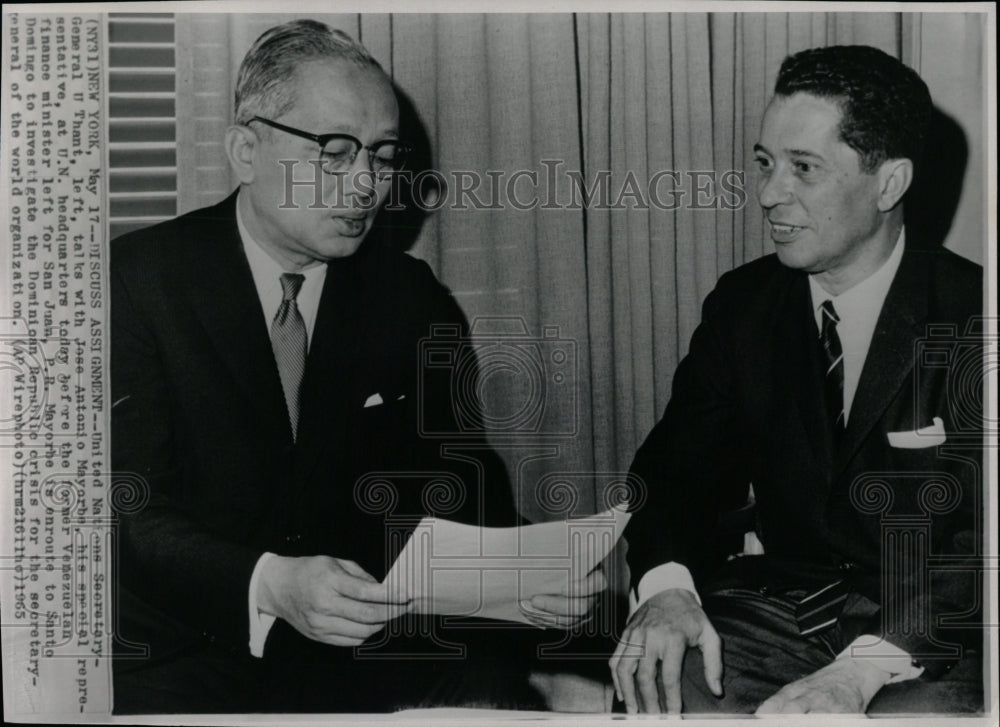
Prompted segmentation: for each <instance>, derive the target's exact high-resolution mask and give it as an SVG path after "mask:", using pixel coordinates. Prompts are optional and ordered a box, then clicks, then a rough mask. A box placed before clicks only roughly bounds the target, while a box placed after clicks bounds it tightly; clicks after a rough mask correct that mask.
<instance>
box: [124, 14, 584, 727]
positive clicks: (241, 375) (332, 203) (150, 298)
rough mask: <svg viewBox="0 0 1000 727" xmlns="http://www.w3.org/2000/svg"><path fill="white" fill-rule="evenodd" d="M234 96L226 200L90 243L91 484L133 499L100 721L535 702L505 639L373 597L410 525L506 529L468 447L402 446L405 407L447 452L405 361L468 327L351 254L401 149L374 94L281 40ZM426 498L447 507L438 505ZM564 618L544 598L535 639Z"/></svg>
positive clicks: (497, 495) (256, 54)
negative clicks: (96, 438) (103, 407)
mask: <svg viewBox="0 0 1000 727" xmlns="http://www.w3.org/2000/svg"><path fill="white" fill-rule="evenodd" d="M235 95H236V105H235V123H234V125H233V126H232V127H230V128H229V130H228V131H227V134H226V138H225V146H226V151H227V153H228V156H229V159H230V162H231V165H232V168H233V170H234V173H235V175H236V177H237V178H238V180H239V188H238V189H237V190H236V191H235V192H234V193H233V194H232V195H231V196H230V197H229V198H228V199H226V200H225V201H223V202H221V203H220V204H218V205H216V206H214V207H209V208H206V209H200V210H196V211H194V212H191V213H189V214H186V215H184V216H182V217H179V218H177V219H175V220H171V221H169V222H166V223H164V224H161V225H157V226H154V227H152V228H148V229H145V230H141V231H138V232H135V233H132V234H129V235H126V236H124V237H122V238H119V239H118V240H116V241H115V242H114V243H113V246H112V278H111V289H112V329H113V330H112V365H111V374H112V389H113V400H114V401H115V404H114V406H113V408H112V453H113V460H114V461H113V466H114V470H115V472H119V473H131V474H129V477H130V478H131V480H132V481H137V482H140V483H141V492H137V493H136V496H137V506H136V507H135V508H132V511H131V512H130V514H128V515H127V516H126V517H123V518H122V523H121V532H120V535H121V538H120V547H119V553H120V556H119V561H118V563H117V579H116V586H117V592H116V593H117V599H118V600H117V602H116V606H117V609H116V614H117V616H118V629H117V632H116V635H117V636H118V654H117V656H118V658H116V660H115V663H114V689H115V694H114V707H115V711H116V712H117V713H120V714H121V713H139V712H154V713H155V712H188V713H192V712H195V713H196V712H238V713H245V712H255V711H322V712H335V711H364V712H369V711H370V712H374V711H391V710H394V709H398V708H401V707H406V706H417V705H428V706H439V705H460V704H467V703H470V702H471V703H475V704H479V705H489V706H504V707H519V706H531V707H536V706H539V705H538V704H537V703H536V698H535V695H533V694H532V693H531V691H530V689H529V687H528V686H527V682H526V676H527V667H526V661H525V660H523V659H522V658H521V657H528V656H530V653H529V652H518V651H517V650H516V648H515V645H516V642H517V639H516V638H514V637H515V636H516V634H515V635H513V636H512V634H511V631H510V630H509V629H508V630H505V631H502V632H498V633H494V632H492V631H491V630H490V628H489V624H487V623H482V624H481V626H482V628H481V629H479V630H476V629H471V630H470V629H469V628H465V629H463V630H461V631H459V630H458V629H453V630H452V631H450V632H448V633H444V632H441V631H439V630H438V629H439V628H440V627H441V626H442V624H441V622H440V620H438V619H433V618H429V617H424V616H418V615H416V614H412V613H409V610H410V604H408V603H406V602H400V601H399V600H398V599H397V598H395V597H394V596H393V594H392V593H391V592H390V589H389V588H388V587H387V586H385V585H383V584H382V583H381V581H382V580H383V578H384V577H385V574H386V572H387V570H388V568H389V566H390V565H391V564H392V562H393V560H394V559H395V555H396V554H397V551H398V550H399V549H401V547H402V545H403V543H405V540H406V536H407V534H408V529H412V527H413V526H414V525H415V524H416V523H417V522H418V521H419V519H420V517H422V516H424V515H428V514H441V515H447V517H448V518H449V519H452V520H459V521H463V522H467V523H473V524H484V525H513V524H516V523H517V522H518V519H517V513H516V511H515V508H514V504H513V500H512V493H511V490H510V486H509V483H508V481H507V479H506V473H505V472H504V469H503V466H502V464H501V463H500V461H499V459H498V458H497V457H496V455H495V454H494V453H492V452H491V451H490V450H489V448H488V447H487V446H486V445H485V443H484V442H481V441H477V440H475V439H472V440H470V439H469V438H468V437H465V438H463V444H464V445H465V449H464V450H463V451H464V452H465V454H464V455H463V456H462V458H461V459H458V458H448V457H446V456H444V455H443V454H442V447H441V444H442V443H441V442H440V441H437V440H434V441H431V440H426V439H425V438H423V437H421V436H420V431H419V427H418V425H419V421H420V419H419V417H418V401H422V403H423V405H424V407H425V411H424V414H425V416H430V417H432V418H433V420H434V421H436V422H442V423H443V424H442V426H448V427H450V429H448V430H446V431H455V432H462V431H463V430H462V429H461V428H460V427H459V425H458V423H457V422H456V421H455V420H454V411H453V406H452V402H451V401H450V390H451V389H450V386H449V384H448V382H447V381H438V380H437V379H435V378H431V377H425V378H421V372H420V369H419V361H420V358H419V355H418V354H419V343H420V340H421V339H422V338H424V337H427V336H428V335H429V334H430V331H431V327H432V326H434V325H449V326H452V327H454V328H455V330H461V331H465V330H466V322H465V319H464V316H463V315H462V312H461V310H460V309H459V307H458V305H457V304H456V303H455V301H454V300H453V299H452V297H451V295H450V294H449V293H448V291H447V290H446V289H445V288H444V287H443V286H442V285H441V284H440V283H438V281H437V280H436V279H435V278H434V276H433V274H432V273H431V271H430V269H429V268H428V266H427V265H426V264H425V263H423V262H420V261H418V260H416V259H414V258H412V257H410V256H408V255H406V254H404V253H402V252H400V251H398V250H396V249H395V248H392V247H390V246H388V245H386V244H384V242H383V241H380V240H378V239H370V235H369V233H371V232H372V229H373V225H374V223H375V219H376V215H377V214H378V212H379V210H380V208H381V207H382V205H383V204H384V202H385V198H386V195H387V194H388V191H389V187H390V183H391V180H392V175H393V174H394V173H395V172H397V171H399V170H400V169H401V168H402V165H403V163H404V161H405V156H406V152H407V145H406V143H405V142H404V141H403V140H401V139H400V138H399V132H400V130H399V121H398V109H397V104H396V97H395V95H394V91H393V88H392V84H391V82H390V80H389V79H388V77H387V76H386V75H385V73H384V72H383V71H382V69H381V68H380V67H379V65H378V63H377V62H376V61H375V60H374V59H373V58H372V57H371V56H370V55H369V54H368V53H367V51H365V49H364V48H363V47H361V46H360V45H358V44H357V43H356V42H354V41H353V40H351V39H350V38H349V37H348V36H346V35H344V34H343V33H341V32H339V31H332V30H331V29H329V28H327V27H326V26H325V25H322V24H320V23H317V22H313V21H306V20H302V21H294V22H291V23H287V24H285V25H282V26H279V27H276V28H272V29H271V30H269V31H267V32H266V33H264V34H263V35H262V36H261V37H260V38H259V39H258V40H257V41H256V42H255V43H254V45H253V47H252V48H251V49H250V50H249V52H248V53H247V55H246V57H245V59H244V60H243V63H242V65H241V67H240V71H239V76H238V78H237V81H236V94H235ZM303 180H305V181H303ZM418 387H421V388H420V389H419V390H418ZM428 409H430V410H431V413H428ZM465 413H466V414H467V413H468V412H465ZM471 460H476V461H471ZM371 473H377V475H378V477H377V478H376V479H377V482H376V481H375V480H372V478H371V477H369V475H370V474H371ZM442 479H444V480H446V481H447V482H458V483H460V486H457V487H456V488H454V491H453V492H451V493H450V496H446V497H443V498H442V497H440V495H441V490H440V481H441V480H442ZM366 482H367V483H369V484H373V485H374V486H373V487H367V488H366V484H365V483H366ZM435 487H437V488H438V489H436V490H434V491H433V492H431V491H429V488H435ZM379 488H381V489H379ZM437 511H440V512H437ZM599 587H600V584H597V583H595V584H593V588H594V590H596V589H599ZM588 594H589V591H588V592H587V593H582V594H581V595H583V596H585V598H584V599H582V601H586V600H587V599H586V596H587V595H588ZM582 601H581V599H576V600H573V601H570V599H567V598H563V597H560V596H558V595H553V596H552V597H550V599H549V601H548V604H549V605H550V606H551V607H552V608H553V609H555V613H554V614H553V620H554V621H558V622H559V623H563V622H572V621H574V618H575V617H570V618H568V619H567V618H562V617H561V614H562V613H563V612H564V611H568V610H570V609H576V610H579V609H580V604H581V602H582ZM583 615H585V614H581V615H580V616H581V617H582V616H583ZM466 626H467V627H468V624H466ZM356 647H363V648H356ZM456 647H458V648H459V651H458V652H457V653H456V651H455V649H456ZM130 657H131V658H130Z"/></svg>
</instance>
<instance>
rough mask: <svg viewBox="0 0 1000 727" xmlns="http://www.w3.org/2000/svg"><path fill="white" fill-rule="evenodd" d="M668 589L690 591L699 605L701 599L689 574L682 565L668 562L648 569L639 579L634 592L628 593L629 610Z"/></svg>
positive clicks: (633, 609)
mask: <svg viewBox="0 0 1000 727" xmlns="http://www.w3.org/2000/svg"><path fill="white" fill-rule="evenodd" d="M670 588H683V589H684V590H686V591H690V592H691V593H693V594H694V597H695V600H696V601H698V604H699V605H701V598H699V596H698V590H697V589H696V588H695V587H694V579H693V578H692V577H691V572H690V571H689V570H688V569H687V568H686V567H685V566H684V565H682V564H680V563H677V562H675V561H670V562H667V563H663V564H662V565H658V566H656V567H655V568H652V569H650V570H649V571H647V572H646V573H645V574H644V575H643V576H642V578H641V579H639V584H638V585H637V586H636V588H635V592H634V593H632V592H631V591H630V593H629V596H630V599H629V600H630V601H631V602H632V603H631V604H630V605H631V609H630V610H631V611H632V612H634V611H635V610H636V609H637V608H639V606H641V605H642V604H643V603H645V602H646V601H648V600H649V599H650V598H651V597H652V596H655V595H656V594H657V593H660V592H661V591H666V590H668V589H670Z"/></svg>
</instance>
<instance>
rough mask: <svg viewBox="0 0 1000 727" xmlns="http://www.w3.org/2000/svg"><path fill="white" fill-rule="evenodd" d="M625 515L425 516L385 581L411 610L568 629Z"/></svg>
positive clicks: (585, 605) (593, 587) (597, 580)
mask: <svg viewBox="0 0 1000 727" xmlns="http://www.w3.org/2000/svg"><path fill="white" fill-rule="evenodd" d="M629 517H630V515H629V513H627V512H625V511H624V510H621V509H617V508H613V509H610V510H607V511H605V512H602V513H599V514H597V515H591V516H589V517H585V518H577V519H573V520H565V521H559V522H548V523H539V524H535V525H525V526H522V527H516V528H479V527H476V526H473V525H463V524H461V523H455V522H452V521H449V520H440V519H434V518H424V519H423V520H422V521H421V522H420V524H419V525H418V526H417V528H416V529H415V530H414V532H413V535H412V537H411V538H410V540H409V542H408V543H407V544H406V546H405V547H404V549H403V551H402V552H401V553H400V554H399V557H398V558H397V559H396V562H395V563H394V564H393V567H392V568H391V569H390V571H389V573H388V575H387V576H386V579H385V581H384V583H385V585H386V587H387V590H388V593H389V594H390V596H391V597H392V599H393V600H394V601H410V602H411V608H412V610H413V611H415V612H417V613H427V614H431V613H433V614H438V615H455V616H469V617H473V616H474V617H478V618H493V619H500V620H504V621H518V622H521V623H531V624H535V625H546V626H556V627H561V628H568V627H570V626H572V625H573V624H575V623H576V622H578V621H579V620H580V619H581V618H582V617H583V616H584V615H586V613H587V611H589V609H590V605H591V596H592V595H593V594H596V593H599V592H600V591H601V590H603V589H604V588H605V587H606V582H605V579H604V577H603V574H601V573H600V572H597V573H592V572H593V571H594V569H595V568H596V567H597V566H598V565H599V564H600V563H601V561H603V560H604V558H605V557H607V555H608V553H610V552H611V549H612V548H613V547H614V546H615V544H616V543H617V542H618V539H619V538H620V537H621V535H622V532H623V531H624V529H625V525H626V524H627V523H628V520H629Z"/></svg>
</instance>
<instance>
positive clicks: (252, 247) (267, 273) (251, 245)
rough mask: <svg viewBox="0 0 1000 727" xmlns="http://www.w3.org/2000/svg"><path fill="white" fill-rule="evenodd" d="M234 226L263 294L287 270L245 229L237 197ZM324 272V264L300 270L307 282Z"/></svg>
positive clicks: (255, 280)
mask: <svg viewBox="0 0 1000 727" xmlns="http://www.w3.org/2000/svg"><path fill="white" fill-rule="evenodd" d="M236 226H237V228H238V229H239V231H240V240H241V241H242V242H243V252H244V253H246V256H247V262H248V263H250V273H251V275H253V282H254V286H255V287H256V288H257V290H258V291H259V293H260V294H261V295H262V296H263V295H264V294H266V293H267V292H269V291H271V290H272V289H273V288H277V287H279V286H280V284H281V283H280V279H281V276H282V275H283V274H284V273H286V272H288V271H287V270H285V269H284V268H283V267H282V266H281V264H280V263H279V262H278V261H277V260H275V259H274V258H273V257H271V256H270V254H268V252H267V250H265V249H264V248H263V247H261V245H260V243H259V242H257V240H255V239H254V238H253V236H252V235H251V234H250V232H249V230H247V227H246V224H245V223H244V222H243V209H242V205H241V204H240V200H239V197H237V199H236ZM325 272H326V265H314V266H313V267H311V268H307V269H306V270H301V271H300V273H301V274H302V275H304V276H305V278H306V281H307V282H310V281H313V280H315V279H316V278H318V277H319V276H321V275H323V274H324V273H325Z"/></svg>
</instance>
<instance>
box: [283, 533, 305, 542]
mask: <svg viewBox="0 0 1000 727" xmlns="http://www.w3.org/2000/svg"><path fill="white" fill-rule="evenodd" d="M300 540H302V536H301V535H299V534H297V533H296V534H295V535H286V536H285V542H286V543H297V542H299V541H300Z"/></svg>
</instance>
